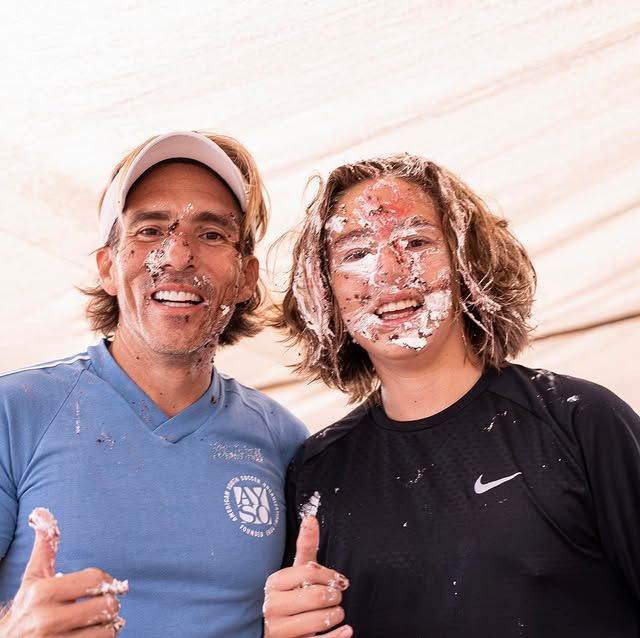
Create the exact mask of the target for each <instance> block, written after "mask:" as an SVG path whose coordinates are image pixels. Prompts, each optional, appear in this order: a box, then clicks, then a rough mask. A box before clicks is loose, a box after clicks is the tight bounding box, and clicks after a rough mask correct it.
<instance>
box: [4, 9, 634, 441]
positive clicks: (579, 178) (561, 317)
mask: <svg viewBox="0 0 640 638" xmlns="http://www.w3.org/2000/svg"><path fill="white" fill-rule="evenodd" d="M91 7H94V8H93V10H90V8H91ZM2 31H3V33H2V34H1V35H2V37H0V47H1V48H2V51H1V54H2V60H3V63H4V64H3V70H4V72H3V84H4V86H3V89H4V90H3V100H2V102H3V104H2V109H3V123H4V126H3V129H2V144H1V145H0V160H1V164H2V171H0V185H1V188H2V204H1V208H0V211H1V212H0V251H1V254H2V264H3V267H2V270H1V278H2V289H3V293H2V304H0V325H1V327H2V336H1V337H0V339H1V345H0V367H1V368H3V369H9V368H13V367H19V366H23V365H27V364H30V363H34V362H37V361H41V360H46V359H52V358H55V357H57V356H60V355H66V354H70V353H73V352H75V351H78V350H81V349H84V347H85V346H86V345H87V343H88V342H89V341H93V340H95V337H93V336H92V335H91V334H89V333H88V331H87V328H86V325H85V322H84V320H83V316H82V305H83V300H82V297H81V295H80V294H79V293H78V292H77V291H76V290H75V289H74V285H86V284H87V283H90V282H91V281H92V278H93V260H92V258H91V256H90V255H89V254H90V252H91V251H92V250H93V249H94V248H95V247H96V244H97V224H96V213H95V205H96V200H97V198H98V195H99V193H100V190H101V188H102V185H103V183H104V182H105V180H106V178H107V176H108V174H109V172H110V170H111V167H112V166H113V164H115V162H116V160H118V159H119V158H120V156H121V155H122V154H123V153H124V152H125V151H127V150H129V149H130V148H131V147H133V146H134V145H136V144H137V143H139V142H140V141H142V140H144V139H145V138H147V137H148V136H150V135H153V134H155V133H160V132H166V131H169V130H174V129H183V128H187V129H192V128H203V129H211V130H216V131H220V132H225V133H228V134H231V135H234V136H236V137H238V138H239V139H240V140H242V141H243V142H244V143H245V144H246V145H247V146H248V147H249V148H250V149H251V150H252V152H253V153H254V154H255V156H256V158H257V160H258V163H259V165H260V166H261V167H262V169H263V171H264V175H265V178H266V182H267V186H268V189H269V191H270V193H271V196H272V203H273V218H272V219H273V221H272V225H271V230H270V233H269V237H268V238H267V240H266V241H265V242H264V243H263V245H262V246H261V248H260V253H259V254H260V256H261V257H262V258H263V261H265V256H266V247H267V246H268V244H269V243H270V242H271V241H272V240H274V239H275V238H276V237H278V236H279V235H280V234H281V233H282V232H284V231H285V230H286V229H288V228H290V227H291V226H292V225H294V224H295V223H296V221H297V220H299V218H300V216H301V214H302V201H303V187H304V184H305V181H306V179H307V177H308V176H309V175H310V174H312V173H314V172H317V171H319V172H320V173H326V172H327V171H328V170H329V169H331V168H332V167H334V166H337V165H338V164H340V163H343V162H345V161H350V160H356V159H360V158H363V157H365V156H372V155H380V154H386V153H392V152H398V151H405V150H406V151H411V152H413V153H419V154H423V155H426V156H428V157H430V158H431V159H433V160H435V161H437V162H440V163H442V164H444V165H446V166H447V167H449V168H451V169H452V170H454V171H455V172H457V173H458V174H460V175H461V176H462V177H463V178H464V179H465V180H466V181H467V182H468V183H470V184H471V185H472V186H473V187H474V188H475V189H476V190H477V191H478V192H480V193H481V194H482V195H483V196H484V198H485V199H486V200H487V201H488V202H489V203H490V204H491V205H492V206H493V207H494V208H495V209H496V210H497V211H498V212H500V213H501V214H502V215H504V216H505V217H507V218H508V219H509V220H510V222H511V224H512V227H513V228H514V230H515V232H516V233H517V234H518V235H519V236H520V238H521V239H522V240H523V242H524V243H525V245H526V246H527V247H528V249H529V250H530V252H531V254H532V256H533V258H534V261H535V263H536V266H537V269H538V273H539V278H540V285H539V292H538V295H537V302H536V307H535V318H536V322H537V325H538V328H537V333H536V334H537V336H538V337H539V338H541V339H540V340H539V341H537V342H536V343H535V345H534V346H533V348H532V349H531V350H530V351H528V352H527V353H526V354H525V356H523V357H522V361H524V362H526V363H527V364H530V365H535V366H542V367H546V368H551V369H555V370H556V371H558V372H564V373H569V374H573V375H577V376H585V377H588V378H591V379H593V380H595V381H598V382H600V383H602V384H604V385H606V386H608V387H610V388H611V389H613V390H614V391H616V392H617V393H618V394H620V395H621V396H622V397H623V398H624V399H625V400H626V401H628V402H629V403H631V405H633V406H634V407H635V409H636V410H640V392H638V390H637V389H636V385H637V374H638V370H639V364H638V360H639V358H640V316H639V315H640V248H639V246H640V153H639V151H640V148H639V147H640V119H639V117H638V113H639V112H640V68H639V65H638V60H640V4H639V3H637V2H632V1H630V0H627V1H622V0H621V1H619V2H616V1H613V2H609V1H608V2H604V1H601V2H578V1H571V0H565V1H558V2H546V3H539V2H532V1H515V2H504V1H497V0H484V1H482V2H474V3H469V2H461V1H455V0H454V1H452V2H435V1H430V2H417V1H415V0H414V1H411V0H407V1H398V2H393V3H391V2H384V1H381V0H378V1H366V2H365V1H363V0H354V1H351V2H344V1H339V0H328V1H326V2H317V3H312V2H304V3H299V2H298V3H294V2H267V3H264V2H263V3H260V2H235V3H229V2H224V3H222V2H213V3H211V2H209V3H202V2H195V1H190V0H186V1H183V2H180V3H178V5H176V4H175V3H168V2H163V1H160V2H153V3H151V2H142V1H138V0H131V1H128V2H124V1H121V0H120V1H118V0H116V1H115V2H112V3H81V2H67V3H49V4H46V3H27V4H26V5H24V6H22V7H20V8H18V5H16V7H14V14H13V15H12V16H11V17H10V19H5V20H4V21H3V25H2ZM286 268H287V255H286V254H285V252H283V251H280V254H279V255H278V260H277V262H276V263H275V269H276V271H277V272H278V273H280V281H282V276H281V275H282V273H283V272H285V271H286ZM553 335H555V336H553ZM542 337H546V338H542ZM294 358H295V353H291V352H290V353H288V354H286V353H285V351H284V349H283V346H282V344H281V343H279V342H278V337H277V335H275V334H274V333H272V332H269V331H266V332H264V333H263V334H261V335H260V336H259V337H257V338H255V339H250V340H245V341H244V342H242V343H241V344H240V345H239V346H234V347H233V348H230V349H228V350H226V351H224V352H223V353H221V354H220V356H219V360H218V366H219V367H220V368H221V369H223V370H225V371H226V372H228V373H230V374H232V375H235V376H237V377H238V378H239V379H240V380H242V381H244V382H246V383H249V384H252V385H255V386H258V387H262V388H264V389H266V390H267V391H268V392H270V393H271V394H273V395H274V396H275V397H276V398H278V399H279V400H281V401H282V402H283V403H285V404H286V405H288V406H289V407H290V408H291V409H292V410H293V411H294V412H295V413H296V414H298V415H299V416H300V417H302V418H303V419H304V420H305V421H306V422H307V423H308V424H309V426H310V427H311V428H312V429H317V428H318V427H320V426H322V425H325V424H327V423H328V422H330V421H331V420H332V419H334V418H336V417H338V416H340V415H341V414H343V413H344V412H345V410H346V409H347V408H346V406H345V401H344V398H343V397H342V396H340V395H339V394H337V393H333V392H329V391H327V390H325V389H324V388H322V387H321V386H320V385H317V384H314V385H307V384H305V383H302V382H301V381H300V380H299V379H296V378H295V377H293V376H291V374H290V372H289V371H288V369H287V368H286V367H285V365H284V364H285V362H287V361H292V360H294Z"/></svg>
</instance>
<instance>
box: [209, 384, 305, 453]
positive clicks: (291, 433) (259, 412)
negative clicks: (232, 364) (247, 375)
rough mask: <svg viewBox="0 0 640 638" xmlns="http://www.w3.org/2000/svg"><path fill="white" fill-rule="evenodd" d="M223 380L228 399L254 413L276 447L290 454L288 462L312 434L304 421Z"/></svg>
mask: <svg viewBox="0 0 640 638" xmlns="http://www.w3.org/2000/svg"><path fill="white" fill-rule="evenodd" d="M218 374H220V373H218ZM220 379H221V383H222V385H223V388H224V390H223V392H224V395H225V397H226V399H225V400H226V401H228V402H231V403H233V404H235V407H236V408H239V409H241V410H243V411H247V412H248V413H250V414H252V415H253V417H254V418H255V420H257V421H258V422H259V423H260V424H261V425H262V426H263V427H265V428H266V429H267V430H268V431H269V433H270V435H271V436H272V438H273V440H274V443H275V444H276V446H277V447H279V448H280V449H282V450H284V453H285V455H287V454H288V459H287V462H288V460H289V459H290V458H291V456H292V455H293V452H294V451H295V450H296V449H297V448H298V447H299V446H300V444H301V443H302V442H303V441H304V440H305V439H306V438H307V436H308V435H309V431H308V430H307V428H306V427H305V425H304V424H303V423H302V421H300V419H298V418H297V417H296V416H294V415H293V414H292V413H291V412H290V411H289V410H287V408H285V407H284V406H282V405H281V404H280V403H278V402H277V401H276V400H275V399H272V398H271V397H269V396H267V395H266V394H264V393H263V392H260V391H259V390H256V389H255V388H251V387H249V386H246V385H244V384H242V383H240V382H239V381H237V380H236V379H233V378H231V377H228V376H226V375H224V374H220Z"/></svg>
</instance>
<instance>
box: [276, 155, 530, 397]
mask: <svg viewBox="0 0 640 638" xmlns="http://www.w3.org/2000/svg"><path fill="white" fill-rule="evenodd" d="M385 176H388V177H396V178H401V179H404V180H406V181H408V182H411V183H413V184H416V185H417V186H419V187H420V188H422V189H423V190H424V192H425V193H426V194H427V195H428V196H429V197H430V198H431V199H432V201H433V203H434V205H435V207H436V210H437V211H438V214H439V216H440V219H441V222H442V231H443V234H444V238H445V242H446V245H447V249H448V251H449V255H450V258H451V287H452V297H453V312H454V313H455V316H457V317H461V318H462V321H463V334H464V339H465V344H466V348H467V351H468V352H469V353H470V354H472V355H473V356H474V357H475V358H477V360H478V361H479V362H480V364H481V365H482V366H483V368H487V367H491V368H500V367H503V366H504V365H505V363H506V360H507V358H508V357H514V356H515V355H517V354H518V353H519V352H520V351H521V350H522V349H523V348H524V347H525V346H526V345H527V343H528V340H529V333H530V331H531V326H530V325H529V323H528V321H529V318H530V316H531V305H532V303H533V294H534V292H535V287H536V273H535V270H534V268H533V265H532V263H531V261H530V259H529V257H528V255H527V253H526V251H525V249H524V247H523V246H522V245H521V244H520V242H519V241H518V240H517V239H516V238H515V237H514V236H513V235H512V234H511V232H510V231H509V230H508V228H507V222H506V220H504V219H501V218H499V217H497V216H496V215H494V214H493V213H492V212H491V211H490V210H489V209H488V207H487V206H486V204H485V203H484V202H483V201H482V200H481V199H480V197H478V196H477V195H476V194H475V193H474V192H473V191H472V190H471V189H470V188H469V187H468V186H467V185H466V184H465V183H464V182H463V181H462V180H461V179H459V178H458V177H457V176H455V175H453V174H452V173H450V172H449V171H447V170H446V169H444V168H442V167H441V166H438V165H437V164H434V163H433V162H431V161H429V160H427V159H425V158H423V157H419V156H415V155H409V154H403V155H394V156H390V157H384V158H375V159H369V160H363V161H361V162H357V163H355V164H345V165H343V166H339V167H338V168H336V169H335V170H333V171H332V172H331V173H330V175H329V177H328V178H327V180H326V182H323V180H322V178H320V177H319V176H315V177H312V178H311V179H310V180H309V184H311V183H313V182H314V181H315V182H317V191H316V193H315V196H314V197H313V198H312V200H311V202H310V203H309V205H308V206H307V208H306V216H305V219H304V220H303V222H302V228H301V230H300V234H299V235H298V237H297V240H296V242H295V245H294V248H293V267H292V270H291V274H290V278H289V285H288V288H287V291H286V294H285V297H284V300H283V302H282V304H281V305H280V306H279V307H278V308H277V310H276V312H277V314H276V317H275V319H274V325H275V326H276V327H278V328H281V329H284V330H285V332H286V334H287V340H288V341H289V343H291V344H292V345H295V346H296V347H298V348H300V350H301V353H300V356H301V359H300V361H299V362H298V363H297V364H296V365H295V369H296V370H297V371H298V372H300V373H302V374H303V375H304V376H306V377H307V378H310V379H314V380H315V379H321V380H322V381H324V382H325V383H326V384H327V385H329V386H330V387H334V388H337V389H339V390H342V391H343V392H347V393H348V394H349V395H350V399H351V401H352V402H353V401H360V400H362V399H364V398H367V397H370V396H372V395H373V394H374V393H377V391H378V389H379V386H380V380H379V378H378V377H377V374H376V372H375V370H374V368H373V365H372V363H371V360H370V359H369V356H368V354H367V353H366V351H365V350H364V349H363V348H362V347H361V346H359V345H358V344H357V343H356V342H355V341H354V340H353V339H352V338H351V336H350V335H349V333H348V332H347V329H346V326H345V324H344V322H343V320H342V318H341V316H340V311H339V309H338V307H337V303H336V301H335V298H334V295H333V291H332V289H331V285H330V273H329V260H328V257H327V232H326V230H325V224H326V222H327V220H328V219H329V218H330V217H331V216H332V215H333V214H335V213H336V212H337V210H336V208H337V203H338V200H339V198H340V196H341V195H342V194H344V193H345V191H346V190H348V189H349V188H350V187H352V186H354V185H355V184H358V183H359V182H362V181H364V180H369V179H376V178H380V177H385ZM309 184H308V185H309ZM309 317H311V320H310V319H309Z"/></svg>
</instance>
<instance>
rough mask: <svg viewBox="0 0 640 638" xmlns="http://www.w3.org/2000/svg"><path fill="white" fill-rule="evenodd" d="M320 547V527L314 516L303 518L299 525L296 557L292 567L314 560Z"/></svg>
mask: <svg viewBox="0 0 640 638" xmlns="http://www.w3.org/2000/svg"><path fill="white" fill-rule="evenodd" d="M319 545H320V525H319V524H318V519H317V518H316V517H315V516H305V517H304V518H303V519H302V523H301V524H300V531H299V532H298V540H297V541H296V557H295V558H294V560H293V564H294V565H304V564H305V563H308V562H309V561H311V560H316V557H317V555H318V546H319Z"/></svg>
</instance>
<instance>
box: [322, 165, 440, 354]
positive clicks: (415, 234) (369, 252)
mask: <svg viewBox="0 0 640 638" xmlns="http://www.w3.org/2000/svg"><path fill="white" fill-rule="evenodd" d="M325 232H326V235H327V249H328V254H329V269H330V273H331V285H332V289H333V292H334V294H335V297H336V300H337V302H338V305H339V307H340V312H341V315H342V318H343V321H344V322H345V324H346V325H347V328H348V330H349V332H350V334H351V335H352V336H353V338H354V339H355V340H356V341H358V342H359V343H361V345H363V347H365V349H366V348H367V342H381V341H382V342H383V343H385V344H390V345H393V346H398V347H403V348H410V349H413V350H422V349H424V348H426V347H427V346H428V345H429V343H430V342H431V337H432V335H434V333H435V332H436V331H437V330H438V328H439V327H440V325H441V323H442V322H443V321H445V320H446V319H447V318H448V317H449V316H450V315H451V308H452V300H451V287H450V277H451V271H450V258H449V253H448V250H447V246H446V243H445V240H444V236H443V233H442V229H441V225H440V220H439V215H438V212H437V211H436V209H435V206H434V204H433V202H432V201H431V199H430V198H429V197H428V196H427V195H426V193H424V191H423V190H422V189H421V188H420V187H419V186H417V185H415V184H413V183H411V182H407V181H405V180H402V179H398V178H394V177H386V178H379V179H376V180H373V181H367V182H361V183H360V184H357V185H356V186H354V187H352V188H351V189H349V190H348V191H347V192H346V193H345V194H344V195H343V196H342V198H341V199H340V200H339V202H338V210H337V212H336V213H335V214H334V215H333V216H332V217H330V218H329V220H328V221H327V222H326V224H325Z"/></svg>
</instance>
